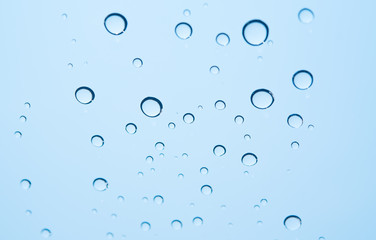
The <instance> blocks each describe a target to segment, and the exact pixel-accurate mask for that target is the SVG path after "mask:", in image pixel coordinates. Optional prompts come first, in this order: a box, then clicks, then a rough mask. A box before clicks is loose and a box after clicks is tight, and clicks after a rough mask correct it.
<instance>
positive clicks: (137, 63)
mask: <svg viewBox="0 0 376 240" xmlns="http://www.w3.org/2000/svg"><path fill="white" fill-rule="evenodd" d="M132 63H133V66H135V67H136V68H140V67H142V65H144V62H143V61H142V59H141V58H135V59H133V62H132Z"/></svg>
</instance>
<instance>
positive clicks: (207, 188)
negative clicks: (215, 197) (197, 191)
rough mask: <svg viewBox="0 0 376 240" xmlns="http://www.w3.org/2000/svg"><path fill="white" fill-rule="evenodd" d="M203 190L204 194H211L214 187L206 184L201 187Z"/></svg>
mask: <svg viewBox="0 0 376 240" xmlns="http://www.w3.org/2000/svg"><path fill="white" fill-rule="evenodd" d="M201 192H202V194H204V195H206V196H209V195H211V194H212V193H213V189H212V187H210V186H209V185H204V186H202V187H201Z"/></svg>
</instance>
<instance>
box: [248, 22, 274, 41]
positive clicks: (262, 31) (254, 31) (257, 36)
mask: <svg viewBox="0 0 376 240" xmlns="http://www.w3.org/2000/svg"><path fill="white" fill-rule="evenodd" d="M268 35H269V28H268V25H266V23H264V22H263V21H261V20H258V19H255V20H251V21H249V22H247V23H246V24H245V25H244V27H243V38H244V40H245V41H246V42H247V43H248V44H250V45H252V46H260V45H262V44H263V43H264V42H265V41H266V40H267V39H268Z"/></svg>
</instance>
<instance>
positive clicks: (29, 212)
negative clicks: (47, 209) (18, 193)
mask: <svg viewBox="0 0 376 240" xmlns="http://www.w3.org/2000/svg"><path fill="white" fill-rule="evenodd" d="M32 213H33V212H32V211H31V210H26V211H25V214H26V216H30V215H31V214H32Z"/></svg>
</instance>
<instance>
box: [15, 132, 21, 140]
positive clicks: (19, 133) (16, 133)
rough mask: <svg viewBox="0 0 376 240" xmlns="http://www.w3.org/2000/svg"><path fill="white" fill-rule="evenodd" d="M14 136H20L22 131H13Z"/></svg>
mask: <svg viewBox="0 0 376 240" xmlns="http://www.w3.org/2000/svg"><path fill="white" fill-rule="evenodd" d="M14 137H15V138H22V133H21V132H20V131H15V132H14Z"/></svg>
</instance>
